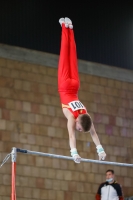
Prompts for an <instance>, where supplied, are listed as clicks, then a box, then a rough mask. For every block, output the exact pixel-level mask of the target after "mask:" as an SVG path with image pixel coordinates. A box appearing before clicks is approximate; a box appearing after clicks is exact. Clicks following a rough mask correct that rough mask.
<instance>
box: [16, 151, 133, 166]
mask: <svg viewBox="0 0 133 200" xmlns="http://www.w3.org/2000/svg"><path fill="white" fill-rule="evenodd" d="M17 152H19V153H26V154H32V155H39V156H45V157H51V158H59V159H66V160H73V158H72V157H69V156H62V155H56V154H50V153H43V152H37V151H30V150H26V149H18V148H17ZM81 162H88V163H97V164H105V165H117V166H124V167H125V166H126V167H133V164H128V163H119V162H110V161H100V160H92V159H85V158H81Z"/></svg>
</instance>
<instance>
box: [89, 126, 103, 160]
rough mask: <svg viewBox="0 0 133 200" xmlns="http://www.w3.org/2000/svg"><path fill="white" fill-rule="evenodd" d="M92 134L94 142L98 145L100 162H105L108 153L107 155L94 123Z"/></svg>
mask: <svg viewBox="0 0 133 200" xmlns="http://www.w3.org/2000/svg"><path fill="white" fill-rule="evenodd" d="M90 134H91V137H92V140H93V142H94V143H95V145H96V149H97V153H98V156H99V160H104V159H105V158H106V153H105V151H104V149H103V147H102V145H101V144H100V140H99V138H98V135H97V133H96V131H95V128H94V125H93V123H92V126H91V129H90Z"/></svg>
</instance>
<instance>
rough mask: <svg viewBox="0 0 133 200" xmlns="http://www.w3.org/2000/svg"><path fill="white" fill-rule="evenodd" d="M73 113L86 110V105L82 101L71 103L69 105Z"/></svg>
mask: <svg viewBox="0 0 133 200" xmlns="http://www.w3.org/2000/svg"><path fill="white" fill-rule="evenodd" d="M68 104H69V106H70V108H71V109H72V111H76V110H81V109H85V107H84V105H83V104H82V103H81V102H80V101H71V102H70V103H68Z"/></svg>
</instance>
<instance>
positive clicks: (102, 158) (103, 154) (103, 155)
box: [98, 152, 106, 160]
mask: <svg viewBox="0 0 133 200" xmlns="http://www.w3.org/2000/svg"><path fill="white" fill-rule="evenodd" d="M98 155H99V160H105V158H106V153H105V152H103V153H100V154H98Z"/></svg>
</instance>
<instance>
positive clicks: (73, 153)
mask: <svg viewBox="0 0 133 200" xmlns="http://www.w3.org/2000/svg"><path fill="white" fill-rule="evenodd" d="M70 152H71V156H72V157H73V159H74V162H75V163H80V161H81V157H80V156H79V155H78V152H77V149H76V148H73V149H71V150H70Z"/></svg>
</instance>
